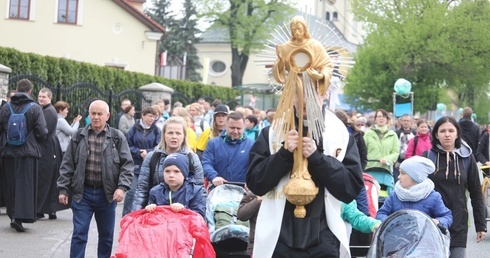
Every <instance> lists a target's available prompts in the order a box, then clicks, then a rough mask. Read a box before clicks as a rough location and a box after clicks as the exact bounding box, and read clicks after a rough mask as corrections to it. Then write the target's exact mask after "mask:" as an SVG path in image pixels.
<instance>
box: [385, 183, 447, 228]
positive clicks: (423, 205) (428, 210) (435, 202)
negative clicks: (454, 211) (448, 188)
mask: <svg viewBox="0 0 490 258" xmlns="http://www.w3.org/2000/svg"><path fill="white" fill-rule="evenodd" d="M402 209H414V210H419V211H422V212H424V213H425V214H427V215H429V217H431V218H433V219H437V220H439V223H440V224H441V225H442V226H444V227H446V228H449V227H450V226H451V224H452V222H453V217H452V215H451V211H450V210H449V209H448V208H446V206H444V203H443V202H442V198H441V195H440V194H439V193H438V192H436V191H434V190H432V191H431V192H430V194H429V195H428V196H427V197H426V198H424V199H421V200H419V201H416V202H409V201H402V200H400V198H398V195H396V193H395V192H391V194H390V196H388V198H387V199H386V200H385V202H384V203H383V206H381V208H379V210H378V213H377V214H376V219H379V220H381V221H385V220H386V218H387V217H388V216H390V215H391V214H393V213H395V211H398V210H402Z"/></svg>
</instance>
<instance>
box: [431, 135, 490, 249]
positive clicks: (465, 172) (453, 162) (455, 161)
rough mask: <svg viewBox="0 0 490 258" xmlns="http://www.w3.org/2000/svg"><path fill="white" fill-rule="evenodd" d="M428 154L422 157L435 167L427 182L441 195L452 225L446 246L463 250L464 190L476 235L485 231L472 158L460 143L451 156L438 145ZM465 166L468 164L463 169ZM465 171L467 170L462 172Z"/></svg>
mask: <svg viewBox="0 0 490 258" xmlns="http://www.w3.org/2000/svg"><path fill="white" fill-rule="evenodd" d="M430 151H432V152H433V154H435V155H432V154H431V155H429V154H428V152H424V154H423V155H422V156H424V157H431V156H433V158H431V160H432V161H433V162H434V164H435V166H436V171H435V172H434V173H433V174H431V175H429V179H430V180H432V181H433V182H434V185H435V190H436V191H437V192H439V193H440V194H441V196H442V200H443V201H444V205H446V207H447V208H448V209H450V210H451V212H452V215H453V224H452V226H451V227H450V228H449V232H450V235H451V245H450V246H451V247H466V241H467V237H468V211H467V203H466V200H467V198H466V190H468V192H469V193H470V198H471V206H472V207H473V218H474V222H475V228H476V232H480V231H485V232H486V230H487V227H486V224H487V222H486V219H485V207H484V204H483V196H482V193H481V189H480V187H481V184H480V179H479V176H478V173H479V170H478V167H477V165H476V161H475V158H474V157H473V155H471V153H472V152H471V148H470V147H469V146H468V144H467V143H466V142H464V141H461V147H460V148H458V149H455V150H454V152H453V153H449V152H446V151H445V150H443V149H442V147H441V146H440V145H437V146H433V147H432V149H431V150H430ZM434 159H435V160H434ZM465 162H470V164H469V165H465ZM466 167H467V168H468V169H465V168H466Z"/></svg>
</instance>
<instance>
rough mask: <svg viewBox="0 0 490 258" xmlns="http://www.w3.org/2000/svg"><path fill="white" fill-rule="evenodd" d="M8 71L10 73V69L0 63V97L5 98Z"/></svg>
mask: <svg viewBox="0 0 490 258" xmlns="http://www.w3.org/2000/svg"><path fill="white" fill-rule="evenodd" d="M10 73H12V69H10V68H9V67H7V66H5V65H2V64H0V99H7V92H8V90H9V76H10Z"/></svg>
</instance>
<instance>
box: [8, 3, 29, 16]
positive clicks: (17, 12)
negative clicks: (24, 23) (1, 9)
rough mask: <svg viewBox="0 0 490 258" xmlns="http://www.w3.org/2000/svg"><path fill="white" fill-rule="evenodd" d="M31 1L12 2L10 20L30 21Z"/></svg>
mask: <svg viewBox="0 0 490 258" xmlns="http://www.w3.org/2000/svg"><path fill="white" fill-rule="evenodd" d="M30 2H31V1H30V0H11V1H10V9H9V18H12V19H22V20H29V9H30V8H29V7H30V6H31V3H30Z"/></svg>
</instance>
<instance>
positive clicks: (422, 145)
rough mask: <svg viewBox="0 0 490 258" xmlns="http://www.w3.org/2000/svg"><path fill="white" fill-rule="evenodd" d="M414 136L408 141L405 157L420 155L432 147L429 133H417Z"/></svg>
mask: <svg viewBox="0 0 490 258" xmlns="http://www.w3.org/2000/svg"><path fill="white" fill-rule="evenodd" d="M415 137H417V146H414V145H415ZM415 137H414V138H412V139H410V140H409V141H408V146H407V150H406V151H405V159H408V158H411V157H413V156H421V155H422V153H424V151H427V150H430V148H431V147H432V144H431V142H430V133H426V134H419V133H417V135H416V136H415ZM414 148H415V149H414Z"/></svg>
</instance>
